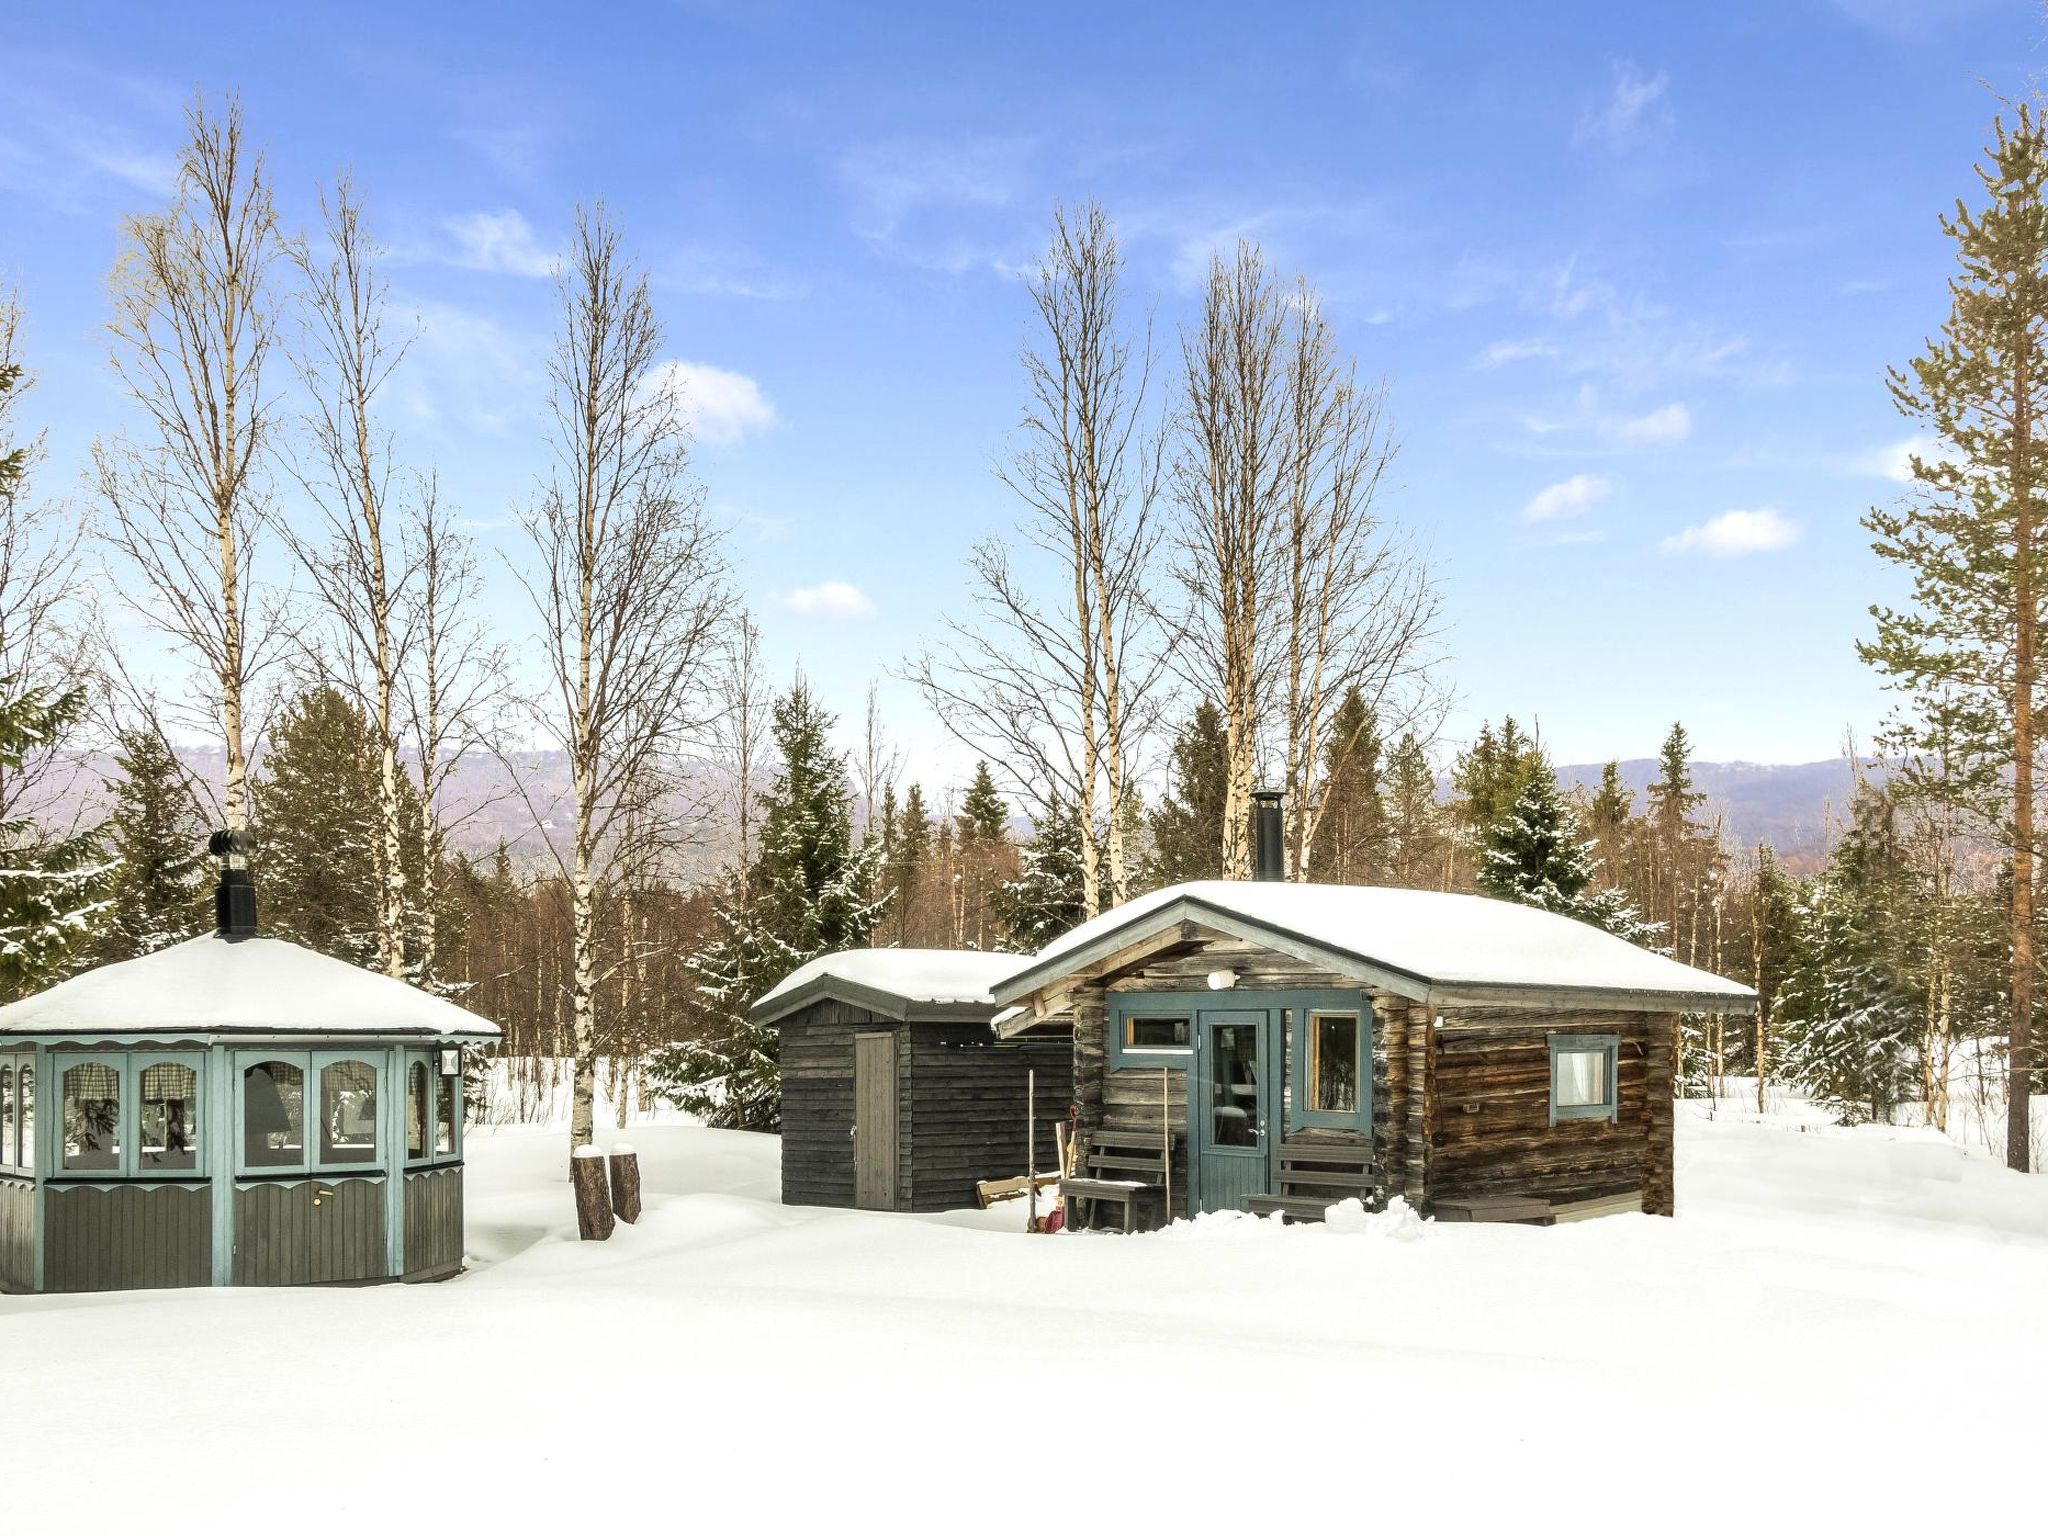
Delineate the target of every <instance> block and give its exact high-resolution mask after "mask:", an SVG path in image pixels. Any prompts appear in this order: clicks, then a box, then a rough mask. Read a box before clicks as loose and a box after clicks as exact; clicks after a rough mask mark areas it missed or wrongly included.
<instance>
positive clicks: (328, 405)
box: [281, 176, 409, 977]
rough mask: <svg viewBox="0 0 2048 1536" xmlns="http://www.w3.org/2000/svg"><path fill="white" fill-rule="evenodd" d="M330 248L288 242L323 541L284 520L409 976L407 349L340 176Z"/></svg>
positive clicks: (327, 212) (394, 962)
mask: <svg viewBox="0 0 2048 1536" xmlns="http://www.w3.org/2000/svg"><path fill="white" fill-rule="evenodd" d="M320 212H321V221H322V224H323V226H324V230H323V232H324V234H325V237H326V248H325V249H324V250H317V251H316V250H315V249H314V247H313V246H312V245H311V244H309V243H308V242H306V241H305V240H297V241H294V242H292V243H291V245H290V247H289V250H290V254H291V259H292V262H293V264H294V265H295V266H296V267H297V269H298V272H299V277H300V284H301V304H302V308H303V311H304V314H305V320H306V324H305V328H304V335H305V344H304V346H303V348H302V350H301V351H300V352H299V354H298V355H297V356H296V357H295V358H294V360H293V361H294V363H295V365H296V367H297V369H298V373H299V377H300V379H301V381H302V383H303V384H304V386H305V394H306V397H307V399H308V401H309V402H310V406H309V409H308V411H307V415H306V432H307V436H308V438H309V439H310V442H311V453H310V463H309V464H306V465H303V466H300V467H299V468H298V478H299V481H300V483H301V484H302V485H304V487H305V488H306V491H307V494H308V495H309V496H310V497H311V498H312V500H313V502H314V504H315V505H316V506H317V507H319V509H320V512H321V514H322V517H323V519H324V521H325V523H326V529H325V533H326V538H325V540H324V542H315V541H314V540H312V539H309V538H306V537H303V536H302V535H300V534H298V533H295V532H293V531H292V529H291V527H290V526H289V525H288V524H284V525H281V529H282V532H283V534H284V537H285V541H286V542H287V543H288V544H289V545H290V546H291V548H292V551H293V553H294V554H296V555H297V556H298V557H299V560H300V563H301V564H302V565H303V566H304V567H305V569H306V572H307V574H308V575H309V576H310V577H311V579H312V582H313V586H314V589H315V591H316V592H317V593H318V594H319V597H320V599H321V602H322V604H323V606H324V607H325V608H326V610H327V612H328V614H329V615H330V616H331V617H332V619H333V621H334V626H335V628H336V629H337V630H338V632H339V634H340V637H341V640H342V642H343V649H344V652H345V654H346V655H347V658H348V662H349V665H348V666H347V668H346V669H345V673H344V679H343V680H344V681H345V682H346V683H347V684H348V686H349V687H350V690H351V691H352V692H354V693H355V694H357V696H358V698H359V701H360V703H361V705H362V708H363V713H364V715H365V716H366V717H367V719H368V720H369V722H370V728H371V730H372V731H373V732H374V733H375V735H376V746H377V820H378V827H379V836H378V839H377V843H376V870H377V901H376V933H377V964H378V966H379V968H380V969H382V970H383V972H384V974H385V975H387V976H397V977H402V976H404V975H405V974H406V953H405V917H406V905H405V827H404V824H403V811H402V809H401V803H400V798H399V773H400V769H399V762H398V715H397V711H398V703H399V675H400V671H401V669H402V667H403V665H404V658H403V656H402V655H401V653H400V650H399V637H398V632H397V629H398V627H397V624H396V623H395V622H394V613H395V609H396V606H397V604H398V602H399V599H400V594H401V592H402V589H403V587H404V585H405V581H406V572H405V570H404V567H403V564H402V562H401V560H400V559H399V556H400V555H401V546H400V542H399V540H398V538H397V537H396V534H397V529H396V527H395V522H396V520H395V518H394V517H393V516H392V511H393V508H392V506H391V468H392V465H391V441H390V437H389V435H388V434H387V433H386V432H385V431H384V430H383V428H382V427H381V425H380V424H379V422H378V420H377V397H378V394H379V392H380V391H381V390H382V389H383V387H384V385H385V383H386V382H387V381H388V380H389V379H390V377H391V373H392V370H393V369H395V368H396V367H397V366H398V364H399V362H400V361H401V360H402V359H403V358H404V356H405V352H406V348H407V346H408V344H409V341H408V340H407V339H400V340H396V341H394V340H392V339H390V338H389V336H388V335H387V332H386V325H385V318H386V308H387V292H386V285H385V283H384V282H383V280H382V278H381V277H379V275H378V273H377V270H376V259H377V254H378V252H377V247H376V245H375V242H374V241H373V239H372V238H371V235H370V232H369V230H368V228H367V227H366V226H365V224H364V222H363V205H362V199H361V198H360V197H359V196H358V195H357V193H356V190H355V187H354V185H353V183H352V182H351V181H350V180H349V178H348V177H346V176H343V177H342V178H341V179H340V180H339V181H338V182H337V183H336V184H335V188H334V191H333V194H332V195H331V196H323V197H322V198H321V200H320Z"/></svg>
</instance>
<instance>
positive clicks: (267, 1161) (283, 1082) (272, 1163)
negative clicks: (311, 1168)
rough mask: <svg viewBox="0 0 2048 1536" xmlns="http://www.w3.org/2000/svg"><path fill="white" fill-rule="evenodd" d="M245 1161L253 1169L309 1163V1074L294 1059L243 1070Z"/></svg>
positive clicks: (243, 1142)
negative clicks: (307, 1128) (307, 1103)
mask: <svg viewBox="0 0 2048 1536" xmlns="http://www.w3.org/2000/svg"><path fill="white" fill-rule="evenodd" d="M242 1162H243V1164H244V1166H246V1167H250V1168H303V1167H305V1165H306V1073H305V1069H304V1068H303V1067H301V1066H299V1065H298V1064H297V1063H295V1062H290V1061H259V1062H257V1063H256V1064H255V1065H254V1066H249V1067H244V1068H243V1069H242Z"/></svg>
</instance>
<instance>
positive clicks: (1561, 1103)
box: [1557, 1051, 1607, 1109]
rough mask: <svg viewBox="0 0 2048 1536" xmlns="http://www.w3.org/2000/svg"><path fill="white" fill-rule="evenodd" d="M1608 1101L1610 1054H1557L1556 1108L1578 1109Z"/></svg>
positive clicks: (1567, 1052)
mask: <svg viewBox="0 0 2048 1536" xmlns="http://www.w3.org/2000/svg"><path fill="white" fill-rule="evenodd" d="M1606 1102H1607V1053H1606V1052H1605V1051H1559V1052H1558V1053H1557V1107H1558V1108H1559V1109H1578V1108H1584V1107H1586V1106H1588V1105H1597V1104H1605V1103H1606Z"/></svg>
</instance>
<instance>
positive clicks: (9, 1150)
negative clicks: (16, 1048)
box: [0, 1060, 14, 1168]
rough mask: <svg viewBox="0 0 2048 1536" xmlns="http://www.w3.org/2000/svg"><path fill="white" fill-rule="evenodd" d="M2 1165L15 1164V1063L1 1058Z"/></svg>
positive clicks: (10, 1165) (0, 1144) (0, 1146)
mask: <svg viewBox="0 0 2048 1536" xmlns="http://www.w3.org/2000/svg"><path fill="white" fill-rule="evenodd" d="M0 1165H5V1166H7V1167H10V1168H11V1167H13V1166H14V1063H13V1062H12V1061H8V1060H0Z"/></svg>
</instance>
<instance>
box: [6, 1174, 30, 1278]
mask: <svg viewBox="0 0 2048 1536" xmlns="http://www.w3.org/2000/svg"><path fill="white" fill-rule="evenodd" d="M35 1288H36V1187H35V1185H34V1183H32V1182H31V1181H29V1180H27V1179H0V1291H13V1292H21V1291H32V1290H34V1289H35Z"/></svg>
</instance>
